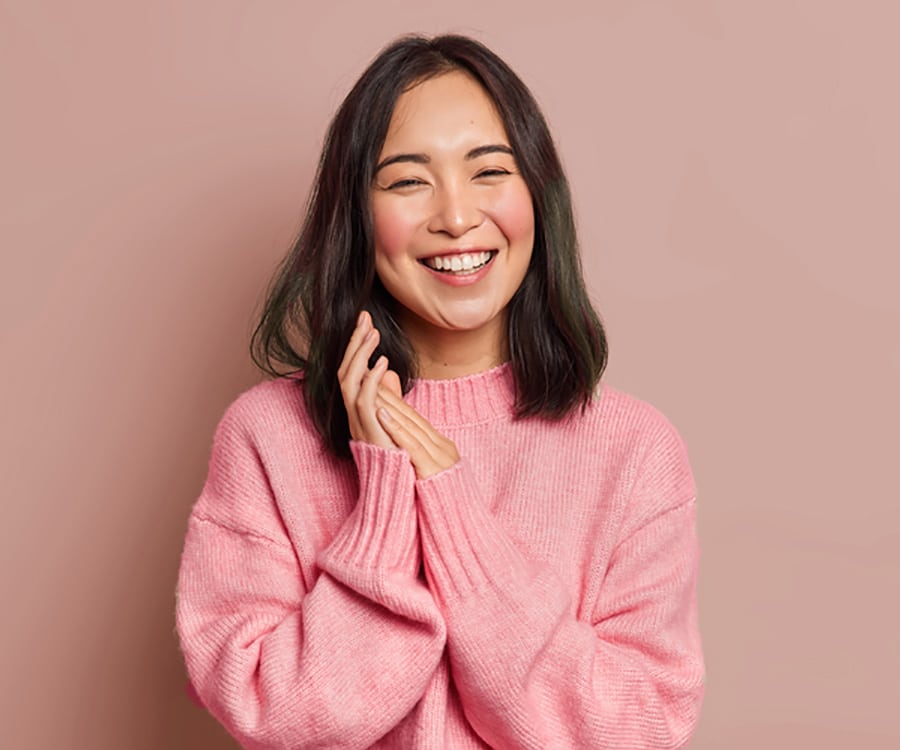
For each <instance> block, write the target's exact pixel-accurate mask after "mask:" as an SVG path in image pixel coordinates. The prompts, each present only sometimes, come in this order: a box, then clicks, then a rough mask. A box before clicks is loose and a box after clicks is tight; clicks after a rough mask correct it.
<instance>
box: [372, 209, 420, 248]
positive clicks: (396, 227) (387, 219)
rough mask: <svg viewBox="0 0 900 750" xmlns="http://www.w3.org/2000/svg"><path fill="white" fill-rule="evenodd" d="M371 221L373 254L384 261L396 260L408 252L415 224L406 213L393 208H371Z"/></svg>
mask: <svg viewBox="0 0 900 750" xmlns="http://www.w3.org/2000/svg"><path fill="white" fill-rule="evenodd" d="M372 219H373V224H374V230H375V252H376V254H377V255H378V256H384V257H385V258H386V259H391V258H396V257H399V256H401V255H403V254H405V253H406V252H407V251H408V248H409V245H410V242H411V239H412V236H413V233H414V230H415V222H414V220H413V218H412V217H411V216H409V215H408V213H407V212H404V211H400V210H398V209H397V208H396V207H395V206H391V205H379V204H378V203H375V204H374V205H373V206H372Z"/></svg>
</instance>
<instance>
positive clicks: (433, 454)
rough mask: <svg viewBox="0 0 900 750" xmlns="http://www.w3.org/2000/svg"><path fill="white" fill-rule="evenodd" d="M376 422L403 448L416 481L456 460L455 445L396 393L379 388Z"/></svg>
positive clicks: (457, 455) (376, 400) (450, 464)
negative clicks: (414, 472)
mask: <svg viewBox="0 0 900 750" xmlns="http://www.w3.org/2000/svg"><path fill="white" fill-rule="evenodd" d="M375 405H376V407H377V409H378V411H377V412H376V414H377V417H378V421H379V422H380V423H381V426H382V428H383V429H384V431H385V432H386V433H387V435H389V436H390V438H391V440H393V441H394V443H395V444H396V445H397V446H398V447H400V448H403V449H404V450H405V451H406V452H407V453H408V454H409V458H410V460H411V461H412V465H413V467H414V468H415V470H416V476H417V477H418V478H419V479H425V478H426V477H430V476H431V475H432V474H437V473H438V472H441V471H444V469H449V468H450V467H451V466H453V465H454V464H455V463H456V462H457V461H459V453H458V452H457V450H456V445H455V444H454V442H453V441H452V440H450V438H448V437H445V436H444V435H442V434H441V433H440V432H438V431H437V430H436V429H434V427H432V426H431V423H430V422H429V421H428V420H427V419H425V417H423V416H422V415H421V414H419V412H417V411H416V410H415V409H413V408H412V407H411V406H410V405H409V404H407V403H406V402H405V401H404V400H403V399H402V398H401V396H400V393H399V392H397V391H392V390H390V389H389V388H386V387H384V386H382V387H381V388H379V389H378V392H377V396H376V398H375Z"/></svg>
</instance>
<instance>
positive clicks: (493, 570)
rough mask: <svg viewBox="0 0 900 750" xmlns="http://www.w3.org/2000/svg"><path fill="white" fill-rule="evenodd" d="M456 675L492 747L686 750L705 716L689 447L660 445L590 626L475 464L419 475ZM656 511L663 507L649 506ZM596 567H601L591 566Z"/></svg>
mask: <svg viewBox="0 0 900 750" xmlns="http://www.w3.org/2000/svg"><path fill="white" fill-rule="evenodd" d="M417 491H418V495H419V514H420V526H421V533H422V548H423V556H424V560H425V566H426V572H427V576H428V581H429V584H430V586H431V589H432V591H433V592H434V594H435V598H436V599H437V601H438V604H439V607H440V608H441V609H442V611H443V613H444V616H445V619H446V623H447V643H448V649H449V653H450V660H451V667H452V671H453V679H454V683H455V684H456V686H457V689H458V691H459V694H460V698H461V701H462V703H463V706H464V710H465V713H466V716H467V718H468V720H469V722H470V723H471V724H472V726H473V727H474V728H475V729H476V731H477V732H478V733H479V734H480V735H481V736H482V737H483V738H484V740H485V741H486V742H487V743H488V744H490V745H491V746H493V747H502V748H509V749H510V750H512V749H513V748H534V749H535V750H537V749H538V748H541V749H548V748H563V749H572V750H575V749H576V748H578V749H579V750H585V748H598V749H600V748H602V749H603V750H650V749H651V748H654V749H656V748H669V749H671V748H681V747H684V746H685V744H686V743H687V742H688V740H689V738H690V735H691V734H692V732H693V730H694V728H695V726H696V723H697V720H698V716H699V710H700V705H701V702H702V696H703V679H704V667H703V659H702V653H701V644H700V637H699V633H698V628H697V611H696V610H697V602H696V577H697V563H698V560H699V549H698V544H697V538H696V532H695V499H694V497H695V487H694V485H693V478H692V476H691V474H690V469H689V467H688V464H687V458H686V453H685V451H684V448H683V444H682V443H681V441H680V438H678V436H677V434H675V433H674V430H673V431H672V432H671V433H670V434H669V443H668V444H662V445H657V446H656V447H655V448H653V449H651V451H650V454H649V455H648V456H647V459H646V460H645V461H644V465H643V468H642V470H641V473H640V475H639V476H638V478H637V480H636V482H635V485H634V488H633V491H632V493H631V503H630V507H634V508H636V509H639V510H637V511H636V512H634V513H633V514H632V516H631V518H629V519H627V520H625V521H623V528H624V536H623V537H620V541H619V543H618V544H617V545H616V547H615V550H614V552H613V554H612V557H611V559H610V562H609V565H608V568H607V570H606V573H605V577H604V578H603V583H602V587H601V589H600V595H599V598H598V600H597V604H596V606H595V607H594V611H593V612H592V613H590V621H586V620H583V619H578V618H576V616H575V611H576V609H577V608H576V606H575V605H574V604H573V602H572V601H571V597H570V596H569V595H568V593H567V592H568V590H569V588H570V587H567V586H566V585H565V584H564V582H563V581H562V580H561V579H560V578H559V576H558V574H556V572H555V571H554V570H553V569H552V568H551V567H550V566H548V565H546V564H538V563H536V562H534V561H532V560H530V559H529V558H528V556H527V553H526V551H525V550H522V549H520V548H519V547H517V544H516V542H515V541H514V540H513V539H512V538H511V537H510V535H509V534H508V533H507V532H506V531H505V529H504V528H503V527H502V525H501V524H500V523H499V522H498V521H497V520H496V519H495V518H494V517H493V516H492V515H491V513H490V512H489V510H488V506H487V504H486V502H485V500H484V499H483V498H481V497H479V494H480V493H479V489H478V486H477V484H476V482H475V480H474V478H473V477H472V475H471V473H470V471H469V469H468V467H467V466H466V464H465V462H464V461H462V462H460V463H458V464H457V465H456V466H454V467H452V468H451V469H449V470H447V471H444V472H442V473H440V474H436V475H434V476H432V477H429V478H428V479H425V480H421V481H419V482H418V483H417ZM647 508H653V509H654V510H653V511H652V512H647V510H646V509H647ZM592 574H597V572H596V571H595V572H593V573H592Z"/></svg>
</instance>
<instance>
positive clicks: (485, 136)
mask: <svg viewBox="0 0 900 750" xmlns="http://www.w3.org/2000/svg"><path fill="white" fill-rule="evenodd" d="M378 164H379V166H378V168H377V169H376V173H375V179H374V184H373V185H372V197H371V200H372V211H373V216H374V224H375V269H376V272H377V273H378V277H379V278H380V279H381V282H382V284H384V287H385V289H387V291H388V292H389V293H390V294H391V296H392V297H393V298H394V299H395V300H396V301H397V302H398V303H399V305H400V310H399V316H400V324H401V325H402V326H403V327H404V329H405V330H406V331H407V333H411V330H410V329H414V330H415V331H416V333H417V334H418V335H422V334H426V335H427V334H429V333H433V334H441V335H443V334H446V333H448V332H453V331H460V332H462V331H465V332H467V333H469V334H471V333H474V332H478V331H480V332H483V333H484V334H485V336H486V337H488V338H490V337H494V340H495V341H496V342H497V343H496V345H497V346H498V347H503V346H504V345H505V336H506V316H505V311H506V307H507V305H508V304H509V301H510V299H511V298H512V296H513V295H514V294H515V292H516V290H517V289H518V288H519V286H520V284H521V283H522V280H523V279H524V278H525V273H526V271H527V269H528V263H529V261H530V259H531V252H532V247H533V245H534V211H533V208H532V203H531V194H530V193H529V191H528V188H527V187H526V185H525V181H524V180H523V179H522V176H521V175H520V174H519V171H518V168H517V166H516V160H515V158H514V157H513V155H512V152H511V148H510V144H509V139H508V138H507V136H506V131H505V129H504V127H503V123H502V122H501V120H500V116H499V114H498V113H497V110H496V109H495V107H494V104H493V102H492V101H491V99H490V98H489V97H488V95H487V94H486V93H485V91H484V90H483V89H482V88H481V86H480V85H479V84H478V83H476V82H475V81H474V80H473V79H472V78H471V77H469V76H468V75H466V74H464V73H461V72H451V73H446V74H444V75H441V76H439V77H437V78H432V79H429V80H427V81H424V82H423V83H420V84H418V85H416V86H415V87H413V88H412V89H410V90H409V91H407V92H405V93H404V94H402V95H401V96H400V98H399V99H398V101H397V106H396V108H395V110H394V113H393V117H392V119H391V122H390V126H389V128H388V132H387V137H386V139H385V142H384V146H383V148H382V150H381V154H380V155H379V159H378ZM445 338H446V336H445ZM466 340H468V341H471V335H469V336H467V337H466ZM413 344H414V345H415V340H413Z"/></svg>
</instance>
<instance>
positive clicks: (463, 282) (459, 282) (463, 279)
mask: <svg viewBox="0 0 900 750" xmlns="http://www.w3.org/2000/svg"><path fill="white" fill-rule="evenodd" d="M480 252H489V253H490V254H491V259H490V260H489V261H488V262H487V263H485V264H484V265H483V266H482V267H481V268H479V269H478V270H477V271H473V272H472V273H467V274H463V275H461V276H460V275H457V274H454V273H444V272H442V271H435V270H434V269H433V268H431V267H430V266H428V265H426V264H425V263H424V261H425V260H427V259H428V258H437V257H439V256H441V257H443V256H447V255H462V254H463V253H480ZM499 254H500V252H499V251H498V250H496V249H495V248H483V249H470V248H466V249H465V250H453V251H452V252H443V253H435V254H434V255H423V256H422V257H421V258H419V259H418V260H419V263H420V265H421V266H422V268H424V269H425V270H426V271H428V273H429V274H431V277H432V278H433V279H435V280H437V281H440V282H441V283H442V284H447V285H448V286H471V285H472V284H477V283H478V282H479V281H481V280H482V279H483V278H484V277H485V276H487V275H488V273H490V270H491V268H492V267H493V265H494V261H495V260H496V259H497V256H498V255H499Z"/></svg>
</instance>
